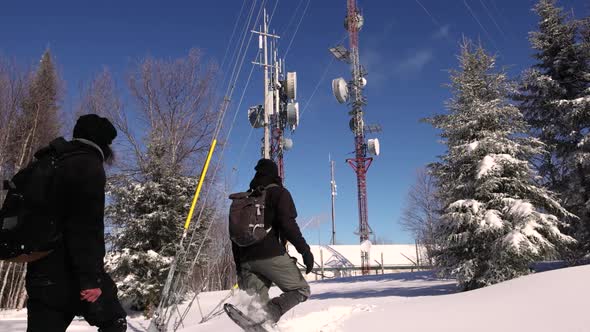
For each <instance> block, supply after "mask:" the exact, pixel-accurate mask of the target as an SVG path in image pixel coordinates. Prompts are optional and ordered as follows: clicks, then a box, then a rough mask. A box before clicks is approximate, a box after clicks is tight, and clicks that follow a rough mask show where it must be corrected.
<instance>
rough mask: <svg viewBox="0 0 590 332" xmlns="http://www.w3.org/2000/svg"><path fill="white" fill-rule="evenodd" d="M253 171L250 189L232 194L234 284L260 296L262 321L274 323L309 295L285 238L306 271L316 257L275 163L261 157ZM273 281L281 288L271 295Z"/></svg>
mask: <svg viewBox="0 0 590 332" xmlns="http://www.w3.org/2000/svg"><path fill="white" fill-rule="evenodd" d="M255 170H256V174H255V176H254V178H253V179H252V181H251V182H250V190H249V191H248V192H246V193H237V194H232V195H231V196H230V198H231V199H232V200H233V202H232V205H231V207H230V217H229V231H230V237H231V239H232V249H233V255H234V261H235V264H236V271H237V274H238V285H239V287H240V289H242V290H245V291H246V292H247V293H248V294H250V295H258V296H259V298H260V301H261V302H262V304H263V308H264V310H265V320H266V321H268V322H270V323H271V324H272V323H276V322H278V321H279V319H280V318H281V316H283V315H284V314H285V313H286V312H287V311H289V310H290V309H292V308H293V307H294V306H296V305H297V304H299V303H301V302H304V301H306V300H307V298H308V297H309V296H310V288H309V285H308V283H307V281H306V280H305V278H303V276H302V275H301V272H299V269H298V268H297V264H296V261H297V260H296V258H294V257H290V256H289V254H288V253H287V251H286V249H285V243H286V242H287V241H288V242H289V243H291V244H292V245H293V246H295V248H296V249H297V251H298V252H299V253H300V254H301V255H302V257H303V263H304V264H305V267H306V273H310V272H311V271H312V269H313V265H314V258H313V254H312V253H311V250H310V248H309V245H308V244H307V242H306V241H305V239H304V238H303V236H302V234H301V231H300V229H299V226H298V225H297V222H296V220H295V219H296V218H297V210H296V209H295V204H294V202H293V198H292V197H291V194H290V193H289V191H288V190H287V189H286V188H285V187H283V185H282V179H281V178H280V177H279V174H278V167H277V165H276V164H275V163H274V162H273V161H272V160H268V159H261V160H259V161H258V163H257V165H256V167H255ZM273 283H274V284H276V285H277V286H278V287H279V288H280V289H281V290H282V291H283V293H282V294H281V295H280V296H278V297H275V298H273V299H269V295H268V290H269V288H270V287H271V285H272V284H273ZM230 317H231V316H230ZM263 322H264V321H263ZM263 322H257V323H259V324H262V323H263Z"/></svg>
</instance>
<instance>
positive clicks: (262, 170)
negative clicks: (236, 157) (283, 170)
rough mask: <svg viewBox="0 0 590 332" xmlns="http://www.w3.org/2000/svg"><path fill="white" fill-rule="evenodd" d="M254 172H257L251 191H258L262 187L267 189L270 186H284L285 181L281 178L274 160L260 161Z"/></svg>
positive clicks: (251, 183) (251, 184)
mask: <svg viewBox="0 0 590 332" xmlns="http://www.w3.org/2000/svg"><path fill="white" fill-rule="evenodd" d="M254 170H256V174H255V175H254V178H253V179H252V181H250V189H256V188H258V187H260V186H262V187H266V186H268V185H270V184H278V185H279V186H282V184H283V180H282V179H281V177H280V176H279V168H278V166H277V164H275V163H274V162H273V161H272V160H270V159H260V160H259V161H258V163H257V164H256V167H254Z"/></svg>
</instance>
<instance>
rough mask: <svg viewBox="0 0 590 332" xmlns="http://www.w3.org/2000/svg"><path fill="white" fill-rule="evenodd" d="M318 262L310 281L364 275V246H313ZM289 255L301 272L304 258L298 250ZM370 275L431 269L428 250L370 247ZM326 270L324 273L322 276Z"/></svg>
mask: <svg viewBox="0 0 590 332" xmlns="http://www.w3.org/2000/svg"><path fill="white" fill-rule="evenodd" d="M310 248H311V251H312V253H313V256H314V260H315V267H314V270H313V271H314V272H313V273H310V274H308V275H307V276H306V278H307V279H308V280H319V279H322V278H339V277H349V276H356V275H361V274H362V273H361V245H360V244H358V245H310ZM288 249H289V255H291V256H292V257H296V258H297V262H298V265H299V268H300V270H304V266H303V259H302V258H301V255H300V254H299V253H298V252H297V250H296V249H295V248H294V247H293V246H292V245H289V246H288ZM369 262H370V267H371V269H370V271H371V272H370V274H382V273H393V272H400V271H405V270H410V271H411V270H416V269H418V268H421V267H424V268H428V267H427V266H426V265H428V262H427V260H426V255H425V251H424V249H423V248H422V247H420V246H416V245H413V244H382V245H371V246H370V256H369ZM322 270H323V273H322Z"/></svg>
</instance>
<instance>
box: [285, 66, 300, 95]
mask: <svg viewBox="0 0 590 332" xmlns="http://www.w3.org/2000/svg"><path fill="white" fill-rule="evenodd" d="M285 91H286V92H287V98H289V99H297V73H296V72H288V73H287V82H286V87H285Z"/></svg>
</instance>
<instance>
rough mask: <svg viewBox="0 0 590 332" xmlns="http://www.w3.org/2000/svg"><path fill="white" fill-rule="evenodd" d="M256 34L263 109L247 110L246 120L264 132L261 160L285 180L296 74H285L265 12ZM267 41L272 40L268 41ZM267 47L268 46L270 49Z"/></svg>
mask: <svg viewBox="0 0 590 332" xmlns="http://www.w3.org/2000/svg"><path fill="white" fill-rule="evenodd" d="M260 30H261V31H254V30H253V31H252V32H253V33H256V34H258V40H259V42H258V45H259V48H260V51H261V54H260V58H259V59H258V60H257V61H254V62H253V63H254V64H257V65H260V66H261V67H263V70H264V105H256V106H252V107H250V108H249V109H248V120H249V121H250V125H251V126H252V127H253V128H264V138H263V139H262V153H261V155H262V157H263V158H266V159H272V160H274V161H275V162H276V163H277V165H278V167H279V175H280V177H281V178H282V179H284V178H285V163H284V159H283V158H284V153H285V151H288V150H290V149H291V148H292V147H293V140H292V139H290V138H287V137H286V135H285V134H286V132H287V130H291V132H292V131H293V130H295V129H296V128H297V126H298V125H299V103H297V102H296V99H297V73H296V72H287V74H286V75H285V74H284V73H285V64H284V61H283V60H282V59H280V58H279V56H278V49H277V42H276V41H277V40H278V39H279V38H280V37H279V36H277V35H275V34H270V33H269V32H268V30H269V27H268V16H267V14H266V10H265V11H264V21H263V25H262V27H261V29H260ZM269 38H272V40H271V41H270V43H269V41H268V39H269ZM269 44H270V45H269Z"/></svg>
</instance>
